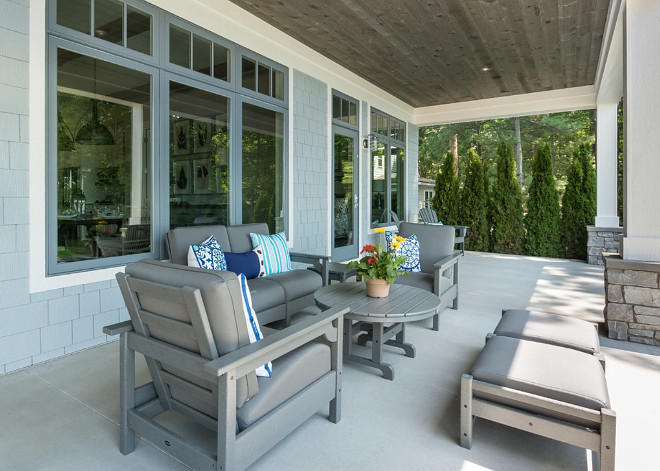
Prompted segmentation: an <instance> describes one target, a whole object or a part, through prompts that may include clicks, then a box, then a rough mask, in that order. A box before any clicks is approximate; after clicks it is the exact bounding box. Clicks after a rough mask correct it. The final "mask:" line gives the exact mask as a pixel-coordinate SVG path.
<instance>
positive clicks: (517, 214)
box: [491, 141, 525, 254]
mask: <svg viewBox="0 0 660 471" xmlns="http://www.w3.org/2000/svg"><path fill="white" fill-rule="evenodd" d="M496 170H497V178H496V180H495V186H494V187H493V192H492V199H491V208H492V210H491V211H492V221H493V231H492V233H491V245H492V249H493V252H499V253H510V254H520V253H523V249H524V242H525V228H524V226H523V206H522V194H521V193H520V184H519V183H518V179H517V177H516V165H515V162H514V159H513V147H512V146H510V145H508V144H506V143H505V142H504V141H502V142H501V143H500V145H499V146H498V148H497V169H496Z"/></svg>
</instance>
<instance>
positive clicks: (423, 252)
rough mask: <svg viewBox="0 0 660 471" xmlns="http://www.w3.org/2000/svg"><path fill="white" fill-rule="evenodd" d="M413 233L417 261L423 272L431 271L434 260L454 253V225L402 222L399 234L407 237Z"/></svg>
mask: <svg viewBox="0 0 660 471" xmlns="http://www.w3.org/2000/svg"><path fill="white" fill-rule="evenodd" d="M413 234H416V235H417V240H418V241H419V262H420V265H421V269H422V271H423V272H424V273H433V264H434V263H435V262H437V261H439V260H440V259H442V258H444V257H446V256H447V255H451V254H452V253H454V239H455V237H456V236H455V229H454V226H436V225H431V224H415V223H412V222H402V223H401V225H400V226H399V235H400V236H402V237H405V238H408V237H410V236H411V235H413Z"/></svg>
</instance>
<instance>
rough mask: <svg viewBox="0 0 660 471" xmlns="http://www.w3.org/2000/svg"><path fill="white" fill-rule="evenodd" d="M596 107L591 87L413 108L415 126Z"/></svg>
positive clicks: (592, 87) (594, 95) (594, 92)
mask: <svg viewBox="0 0 660 471" xmlns="http://www.w3.org/2000/svg"><path fill="white" fill-rule="evenodd" d="M595 107H596V91H595V88H594V86H593V85H587V86H584V87H574V88H564V89H561V90H549V91H547V92H537V93H526V94H522V95H513V96H505V97H498V98H488V99H485V100H475V101H468V102H462V103H451V104H448V105H438V106H427V107H424V108H417V109H416V110H415V112H414V114H413V123H414V124H416V125H417V126H431V125H435V124H448V123H460V122H466V121H477V120H486V119H496V118H508V117H513V116H527V115H533V114H544V113H555V112H561V111H573V110H580V109H588V108H595Z"/></svg>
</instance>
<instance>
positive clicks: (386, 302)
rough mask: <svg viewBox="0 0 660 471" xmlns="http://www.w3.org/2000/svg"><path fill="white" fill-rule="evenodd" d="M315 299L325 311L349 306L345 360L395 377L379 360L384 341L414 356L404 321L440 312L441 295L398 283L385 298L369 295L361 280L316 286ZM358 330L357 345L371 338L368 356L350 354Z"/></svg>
mask: <svg viewBox="0 0 660 471" xmlns="http://www.w3.org/2000/svg"><path fill="white" fill-rule="evenodd" d="M314 300H315V301H316V305H317V306H319V307H320V308H321V309H324V310H325V309H330V308H331V307H348V308H349V310H350V312H349V313H348V314H346V315H344V361H352V362H356V363H360V364H363V365H367V366H372V367H374V368H378V369H379V370H380V371H382V373H383V377H384V378H386V379H389V380H393V379H394V368H393V367H392V365H390V364H389V363H384V362H383V361H382V356H383V344H387V345H391V346H394V347H398V348H401V349H403V351H404V352H405V354H406V356H408V357H411V358H414V357H415V346H414V345H412V344H410V343H406V341H405V335H406V323H407V322H411V321H418V320H421V319H426V318H428V317H431V316H433V315H435V314H437V313H438V312H439V311H440V298H439V297H438V296H436V295H435V294H433V293H431V292H429V291H425V290H423V289H420V288H415V287H413V286H406V285H397V284H395V285H392V286H391V287H390V295H389V296H388V297H386V298H371V297H369V296H367V293H366V285H365V284H364V282H353V283H336V284H332V285H328V286H324V287H323V288H320V289H318V290H317V291H316V292H315V293H314ZM386 324H388V325H387V326H386ZM361 332H364V333H363V334H362V335H360V336H359V337H358V344H361V345H364V344H365V343H366V342H367V341H369V340H370V341H371V358H366V357H362V356H359V355H355V354H353V353H352V343H353V342H352V340H353V337H354V336H355V335H356V334H358V333H361ZM393 337H394V338H393Z"/></svg>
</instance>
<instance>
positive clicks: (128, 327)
mask: <svg viewBox="0 0 660 471" xmlns="http://www.w3.org/2000/svg"><path fill="white" fill-rule="evenodd" d="M124 332H133V323H132V322H131V321H124V322H119V323H117V324H110V325H106V326H105V327H103V333H104V334H107V335H119V334H123V333H124Z"/></svg>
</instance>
